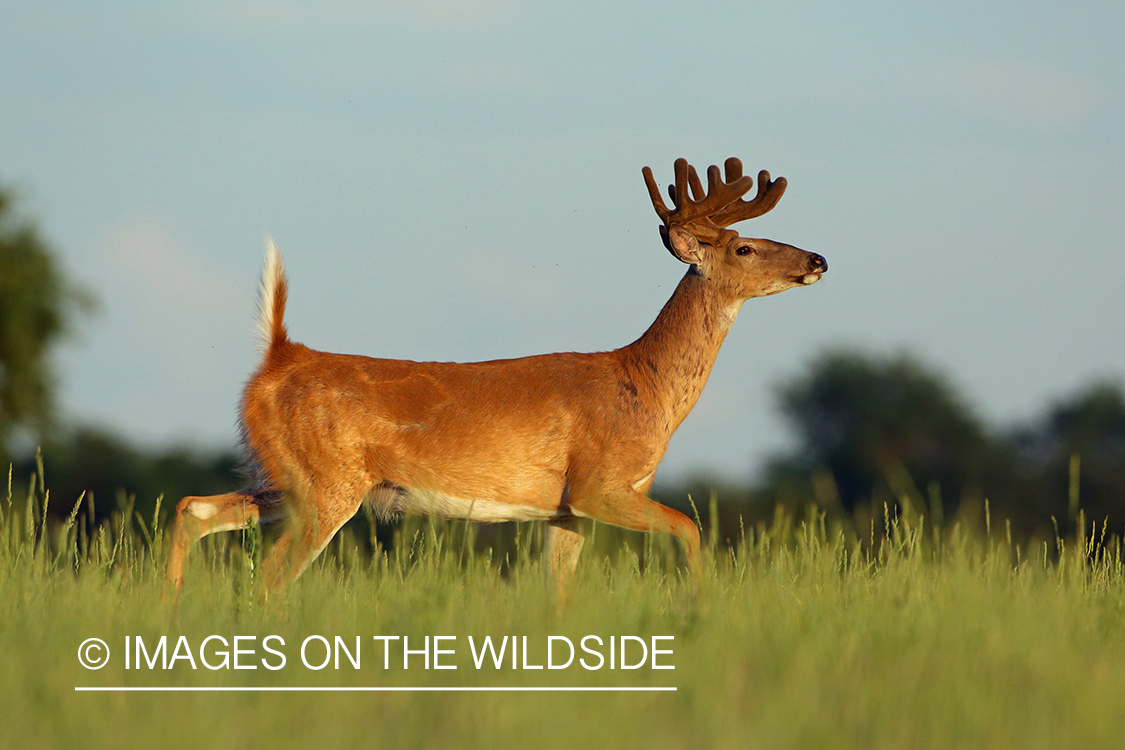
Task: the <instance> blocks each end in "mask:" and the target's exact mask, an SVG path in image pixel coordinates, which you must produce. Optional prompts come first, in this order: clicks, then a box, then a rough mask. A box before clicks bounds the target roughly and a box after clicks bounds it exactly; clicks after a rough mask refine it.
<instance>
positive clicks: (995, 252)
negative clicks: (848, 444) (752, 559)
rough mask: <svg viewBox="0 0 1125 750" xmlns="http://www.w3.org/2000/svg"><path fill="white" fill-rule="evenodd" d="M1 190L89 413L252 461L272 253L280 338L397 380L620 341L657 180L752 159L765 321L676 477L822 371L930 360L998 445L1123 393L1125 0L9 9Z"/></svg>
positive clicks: (73, 384) (667, 263) (643, 314)
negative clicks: (42, 239) (286, 328)
mask: <svg viewBox="0 0 1125 750" xmlns="http://www.w3.org/2000/svg"><path fill="white" fill-rule="evenodd" d="M0 19H3V20H2V22H0V181H2V182H3V183H4V184H6V185H8V186H11V187H14V188H15V189H16V190H18V192H19V193H20V195H21V196H22V198H23V207H24V209H25V210H26V212H27V213H28V214H29V215H31V216H33V217H34V218H35V219H36V220H37V221H38V222H39V223H40V226H41V227H42V228H43V230H44V232H45V234H46V235H47V237H48V238H49V239H50V241H51V242H52V243H53V245H54V246H55V247H56V248H57V249H58V251H59V252H60V254H61V255H62V257H63V259H64V261H65V265H66V267H67V269H68V270H69V272H70V273H71V275H72V276H73V277H75V278H76V279H78V280H80V281H81V282H83V283H84V284H86V285H87V286H88V287H90V288H91V289H92V290H94V291H95V292H96V294H97V295H98V297H99V298H100V300H101V308H100V312H99V313H98V314H97V315H96V316H94V317H92V318H91V319H89V320H88V321H86V322H85V323H84V324H83V325H82V327H81V330H80V332H79V335H78V336H77V337H76V338H75V339H74V340H73V342H71V344H70V345H69V346H68V347H67V348H66V350H65V351H63V352H61V354H60V356H59V364H60V367H61V369H62V377H63V391H62V397H63V399H62V400H63V406H64V408H65V411H66V414H67V416H68V417H69V418H72V419H77V420H84V421H90V422H101V423H106V424H109V425H111V426H113V427H115V428H117V429H119V430H120V431H121V432H123V433H124V434H125V435H126V436H128V437H130V438H132V439H133V440H136V441H138V442H148V443H167V442H173V441H187V442H192V443H196V444H201V445H208V446H219V445H229V444H232V443H233V442H234V440H235V437H236V432H235V424H234V416H235V406H236V402H237V399H238V395H239V392H240V389H241V385H242V382H243V380H244V379H245V377H246V375H247V373H248V372H249V371H250V369H251V368H252V367H253V366H254V363H255V356H256V349H255V341H254V334H253V317H254V308H255V303H256V299H255V297H256V293H257V280H258V274H259V270H260V263H261V259H262V253H263V242H264V237H265V236H266V235H267V234H268V235H271V236H273V237H274V239H275V240H276V241H277V243H278V244H279V246H280V248H281V250H282V253H283V255H284V256H285V260H286V263H287V265H288V268H289V272H290V279H291V285H292V289H291V292H292V293H291V303H290V308H289V309H290V312H289V321H290V324H291V332H292V334H293V336H294V337H295V338H297V339H298V340H301V341H303V342H304V343H307V344H309V345H311V346H314V347H317V348H324V349H329V350H336V351H346V352H354V353H362V354H370V355H373V356H383V357H397V358H408V359H442V360H477V359H491V358H496V357H509V356H519V355H524V354H533V353H540V352H546V351H559V350H579V351H590V350H600V349H609V348H614V347H617V346H621V345H623V344H625V343H628V342H629V341H631V340H633V339H634V338H636V336H638V335H639V334H640V333H641V332H643V331H644V329H645V328H646V327H647V326H648V324H649V323H650V322H651V321H652V319H653V318H654V317H655V315H656V313H657V312H658V311H659V309H660V307H661V305H662V304H663V303H664V301H665V300H666V299H667V297H668V296H669V295H670V294H671V292H672V289H673V288H674V287H675V285H676V283H677V281H678V280H679V278H680V276H681V275H682V273H683V271H684V268H683V266H682V265H680V264H679V263H678V262H677V261H675V260H674V259H673V258H672V257H671V256H669V255H668V253H667V252H665V250H664V249H663V247H662V246H661V244H660V241H659V239H658V236H657V233H656V224H657V219H656V217H655V214H654V213H653V211H652V207H651V205H650V203H649V201H648V197H647V194H646V192H645V189H644V185H643V182H642V180H641V176H640V169H641V167H642V166H644V165H650V166H652V167H653V168H654V169H655V170H656V173H657V177H658V179H660V180H662V181H667V180H670V178H671V164H672V161H673V160H674V159H675V158H676V157H679V156H685V157H687V158H688V159H689V160H691V161H693V162H694V163H696V164H699V165H706V164H709V163H721V161H722V160H723V159H725V158H726V157H727V156H731V155H736V156H739V157H741V158H742V159H743V160H744V162H745V163H746V165H747V168H748V169H749V170H751V171H756V170H757V169H760V168H765V169H769V170H770V171H771V172H772V173H773V174H774V175H775V176H776V175H784V176H785V177H786V178H787V179H788V180H789V190H788V191H787V193H786V195H785V198H784V199H783V200H782V202H781V203H780V205H779V206H778V207H777V208H776V209H775V210H774V211H773V212H772V213H771V214H769V215H767V216H764V217H762V218H759V219H756V220H754V221H753V222H749V223H747V224H744V225H741V227H740V229H741V230H742V231H743V233H744V234H746V235H749V236H764V237H769V238H771V239H776V240H780V241H783V242H788V243H791V244H795V245H797V246H799V247H803V248H805V249H807V250H811V251H815V252H818V253H821V254H823V255H824V256H826V257H827V258H828V261H829V264H830V268H831V270H830V272H829V273H828V275H827V276H825V278H824V279H823V280H822V281H821V282H820V283H818V284H816V285H815V286H813V287H810V288H808V289H797V290H793V291H790V292H787V293H785V294H783V295H780V296H777V297H771V298H767V299H762V300H756V301H752V302H750V303H748V304H747V305H746V306H745V307H744V308H743V311H742V313H741V315H740V317H739V320H738V323H737V324H736V326H735V328H734V330H733V331H732V333H731V335H730V336H729V337H728V339H727V342H726V344H725V345H724V348H723V351H722V352H721V354H720V356H719V360H718V363H717V365H716V368H715V371H714V373H713V375H712V379H711V382H710V383H709V385H708V387H707V390H706V391H705V392H704V395H703V398H702V399H701V401H700V403H699V404H698V406H697V407H696V410H695V412H694V413H693V414H692V416H691V417H690V418H689V419H688V421H687V422H686V423H685V424H684V425H683V427H682V428H681V430H680V432H679V433H678V434H677V436H676V437H675V438H674V440H673V442H672V445H671V447H670V449H669V453H668V456H667V458H666V461H665V464H664V468H663V469H662V471H661V475H662V476H664V477H667V478H673V477H676V476H680V475H683V474H685V473H688V472H690V471H693V470H696V469H706V470H711V471H715V472H718V473H720V474H723V475H725V476H728V477H730V478H745V477H747V476H749V475H750V473H751V472H752V471H753V470H754V468H755V467H757V466H759V465H760V463H761V462H762V461H763V460H764V459H765V458H766V457H767V456H768V455H769V454H770V452H772V451H775V450H778V449H779V448H781V447H783V446H785V445H786V444H787V441H788V440H789V439H790V436H789V435H788V434H787V433H786V432H785V428H784V424H783V422H782V421H781V419H780V418H779V416H778V415H777V414H776V413H775V412H774V410H773V409H774V406H773V404H774V393H775V389H776V387H777V385H778V384H779V383H783V382H785V380H786V379H787V378H790V377H793V376H795V375H796V374H798V373H800V372H801V370H802V368H803V367H804V366H805V364H806V363H807V362H808V361H809V360H810V359H811V358H812V357H813V356H814V355H815V354H816V353H817V352H819V351H822V350H823V349H825V348H826V347H831V346H855V347H863V348H865V349H867V350H869V351H872V352H878V353H885V352H893V351H899V350H908V351H911V352H914V353H916V354H918V355H919V356H922V357H924V358H926V359H927V360H929V361H932V362H934V363H936V364H937V365H938V366H939V367H940V368H941V369H942V370H943V371H944V372H945V373H947V374H948V375H949V376H950V378H951V379H952V380H953V382H954V383H955V384H956V385H957V386H958V387H959V388H960V389H961V390H963V392H964V393H965V395H966V397H967V398H968V400H969V401H970V403H971V405H972V406H973V407H974V408H976V409H977V410H978V411H979V412H980V413H981V414H982V415H983V416H984V417H985V418H987V419H989V420H990V421H991V422H993V423H995V424H997V425H1004V424H1012V423H1014V422H1018V421H1019V420H1023V419H1028V418H1030V417H1031V416H1033V415H1034V414H1035V413H1037V412H1038V411H1040V410H1041V409H1042V408H1044V407H1045V406H1046V405H1047V404H1048V403H1049V402H1050V401H1051V400H1053V399H1056V398H1060V397H1063V396H1065V395H1067V394H1069V393H1072V392H1073V391H1075V390H1076V389H1078V388H1080V387H1081V386H1082V385H1083V384H1085V383H1088V382H1090V381H1091V380H1093V379H1095V378H1099V377H1112V378H1119V379H1120V378H1121V377H1123V376H1125V331H1123V327H1122V325H1121V322H1122V320H1121V319H1122V313H1123V312H1125V305H1123V304H1122V300H1121V292H1120V287H1121V284H1122V281H1123V279H1125V252H1123V248H1122V237H1123V236H1125V210H1122V208H1121V205H1122V203H1123V202H1125V83H1123V79H1125V76H1123V73H1125V51H1123V50H1125V46H1123V45H1122V44H1121V42H1120V32H1121V29H1123V28H1125V5H1123V4H1122V3H1120V2H1084V3H1073V2H1070V3H1063V2H1057V3H1054V2H1020V3H989V4H985V3H980V2H972V3H960V2H955V3H943V4H935V3H913V2H859V3H856V2H852V3H829V2H792V3H760V4H759V3H747V2H739V3H726V2H713V3H708V4H706V6H705V7H704V8H703V9H700V8H698V7H693V6H690V5H688V4H684V3H676V4H672V3H634V2H626V3H615V4H612V5H608V6H607V5H606V4H605V3H601V2H591V3H587V2H570V3H565V4H562V3H555V4H532V3H522V2H514V1H508V0H479V1H468V2H458V1H456V0H430V1H426V2H384V3H379V4H375V3H360V2H333V1H329V2H321V3H318V4H316V5H315V6H314V5H313V4H301V3H272V2H196V3H152V2H133V1H130V0H122V1H120V2H106V3H98V4H92V3H50V4H47V3H30V2H11V1H10V0H0Z"/></svg>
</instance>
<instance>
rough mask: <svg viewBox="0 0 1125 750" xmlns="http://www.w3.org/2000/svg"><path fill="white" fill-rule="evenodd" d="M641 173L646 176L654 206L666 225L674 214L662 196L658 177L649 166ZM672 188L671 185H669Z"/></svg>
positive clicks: (673, 197) (646, 183)
mask: <svg viewBox="0 0 1125 750" xmlns="http://www.w3.org/2000/svg"><path fill="white" fill-rule="evenodd" d="M641 174H643V175H644V177H645V186H646V187H648V195H649V198H651V199H652V207H653V208H654V209H656V215H657V216H659V217H660V220H661V221H663V222H664V224H665V225H667V224H668V219H669V218H670V217H671V216H672V212H671V211H670V210H669V209H668V206H666V205H664V199H663V198H661V197H660V188H658V187H657V186H656V178H654V177H653V176H652V170H651V169H649V168H648V167H643V168H642V169H641ZM669 189H670V186H669ZM675 198H676V196H675V195H672V201H673V203H675Z"/></svg>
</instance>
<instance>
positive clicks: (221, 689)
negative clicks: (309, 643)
mask: <svg viewBox="0 0 1125 750" xmlns="http://www.w3.org/2000/svg"><path fill="white" fill-rule="evenodd" d="M676 689H677V688H675V687H538V686H533V687H514V686H498V687H381V686H380V687H372V686H359V687H226V686H218V687H186V686H184V687H175V686H173V687H126V686H108V687H76V688H74V691H75V692H76V693H83V692H88V693H314V692H324V693H583V692H584V693H595V692H600V693H609V692H615V693H652V692H675V691H676Z"/></svg>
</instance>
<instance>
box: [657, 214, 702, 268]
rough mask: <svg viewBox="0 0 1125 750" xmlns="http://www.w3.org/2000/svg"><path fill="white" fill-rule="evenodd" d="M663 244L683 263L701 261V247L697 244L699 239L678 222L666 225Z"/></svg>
mask: <svg viewBox="0 0 1125 750" xmlns="http://www.w3.org/2000/svg"><path fill="white" fill-rule="evenodd" d="M664 244H665V245H667V246H668V250H669V252H671V253H672V255H675V256H676V257H677V258H679V259H680V260H682V261H683V262H684V263H696V264H698V263H701V262H702V261H703V248H701V247H700V246H699V240H697V239H696V238H695V235H694V234H692V233H691V232H690V231H689V230H687V229H684V228H683V227H681V226H679V225H678V224H673V225H672V226H670V227H668V230H667V234H665V237H664Z"/></svg>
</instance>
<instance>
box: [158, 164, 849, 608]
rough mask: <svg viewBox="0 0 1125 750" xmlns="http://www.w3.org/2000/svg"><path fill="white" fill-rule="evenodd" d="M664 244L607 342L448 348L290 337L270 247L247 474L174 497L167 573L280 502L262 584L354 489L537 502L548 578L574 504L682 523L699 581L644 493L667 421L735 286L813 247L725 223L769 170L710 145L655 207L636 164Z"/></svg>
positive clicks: (296, 560)
mask: <svg viewBox="0 0 1125 750" xmlns="http://www.w3.org/2000/svg"><path fill="white" fill-rule="evenodd" d="M643 173H644V178H645V182H646V183H647V185H648V190H649V193H650V194H651V196H652V203H653V206H654V207H655V208H656V212H657V214H659V216H660V218H661V220H663V222H664V223H663V226H662V227H661V228H660V231H661V236H662V237H663V239H664V244H665V246H666V247H667V248H668V250H669V251H671V253H672V254H673V255H675V256H676V257H677V258H678V259H680V260H681V261H683V262H684V263H688V264H690V268H689V269H688V271H687V273H686V274H685V275H684V278H683V280H682V281H680V283H679V286H677V287H676V291H675V293H674V294H673V295H672V298H671V299H669V300H668V302H667V304H665V305H664V309H663V310H661V311H660V314H659V315H658V316H657V317H656V321H655V322H654V323H653V324H652V326H651V327H650V328H649V329H648V330H647V331H646V332H645V333H644V335H643V336H641V337H640V338H639V339H637V340H636V341H634V342H633V343H631V344H629V345H628V346H625V347H622V348H621V349H617V350H615V351H611V352H597V353H594V354H574V353H568V354H544V355H539V356H534V357H523V358H521V359H506V360H497V361H493V362H473V363H468V364H460V363H453V362H408V361H399V360H390V359H372V358H370V357H362V356H356V355H348V354H329V353H326V352H319V351H316V350H314V349H309V348H308V347H306V346H303V345H301V344H298V343H295V342H293V341H290V340H289V337H288V335H287V333H286V328H285V324H284V322H283V315H284V313H285V300H286V293H287V282H286V276H285V271H284V269H283V267H282V263H281V258H280V256H279V255H278V253H277V250H276V249H275V248H274V247H273V246H272V244H271V245H270V247H269V250H268V252H267V256H266V267H265V272H264V277H263V281H262V299H261V322H260V326H261V334H262V341H263V357H262V362H261V365H260V366H259V367H258V369H257V371H256V372H255V373H254V375H253V376H252V377H251V378H250V381H249V382H248V383H247V384H246V390H245V392H244V393H243V396H242V405H241V424H242V432H243V440H244V443H245V449H246V454H247V458H248V461H249V466H250V468H251V470H252V472H253V479H252V481H251V483H250V485H249V486H248V487H246V488H245V489H242V490H239V491H237V492H231V493H228V494H225V495H214V496H210V497H185V498H184V499H183V500H181V501H180V503H179V505H178V507H177V508H176V523H175V529H174V531H173V535H172V548H171V553H170V556H169V561H168V573H167V584H168V588H169V589H170V590H172V591H178V590H179V587H180V583H181V580H182V577H183V566H184V559H185V556H186V554H187V552H188V549H189V548H190V547H191V546H192V545H193V544H194V543H195V542H196V541H197V540H199V539H200V538H201V537H204V536H206V535H208V534H213V533H215V532H217V531H227V530H231V529H239V528H243V527H247V526H251V525H253V524H266V523H271V522H273V521H278V520H281V519H283V518H285V519H287V520H288V524H287V526H286V528H285V529H284V530H283V532H282V534H281V536H280V538H279V539H278V541H277V543H276V544H275V545H274V547H273V549H272V550H270V552H269V554H268V556H267V557H266V560H265V562H264V563H263V577H264V580H265V584H266V587H267V590H269V591H274V592H276V591H279V590H281V589H283V588H284V587H285V586H287V585H288V584H289V583H291V582H292V581H293V580H294V579H296V578H297V576H299V575H300V574H301V572H302V571H303V570H304V569H305V568H306V567H307V566H308V564H309V563H310V562H311V561H312V560H313V559H315V558H316V556H317V555H318V554H319V553H320V551H321V550H322V549H324V547H325V545H326V544H327V543H328V542H329V540H331V539H332V536H333V535H334V534H335V533H336V532H337V531H338V530H339V529H340V527H341V526H343V525H344V523H345V522H346V521H347V520H348V519H349V518H351V517H352V516H353V515H354V514H355V513H356V511H357V510H358V509H359V507H360V504H361V503H363V502H368V503H370V504H371V505H372V506H373V508H374V510H375V512H376V513H377V514H378V515H380V516H384V517H385V516H392V515H395V514H398V513H401V512H404V511H406V512H411V513H419V514H436V515H440V516H444V517H448V518H471V520H474V521H515V520H530V519H540V520H543V521H546V522H547V524H548V529H547V545H546V551H545V554H546V555H547V556H548V565H549V570H550V571H551V572H552V574H553V575H554V576H555V579H556V581H557V585H558V587H559V590H560V592H564V591H565V587H566V582H567V580H568V579H569V578H570V576H571V574H572V572H573V570H574V566H575V564H576V562H577V557H578V554H579V552H580V551H581V549H582V543H583V540H584V537H585V534H586V532H587V529H588V526H587V519H594V520H596V521H601V522H602V523H608V524H613V525H615V526H622V527H624V528H627V529H636V530H640V531H662V532H667V533H670V534H674V535H675V536H676V537H678V538H679V539H680V541H681V542H683V545H684V549H685V552H686V556H687V562H688V566H689V568H690V570H691V572H692V574H693V576H694V580H695V581H696V582H697V583H698V580H699V576H700V554H699V531H698V529H697V528H696V527H695V524H693V523H692V522H691V521H690V520H689V519H688V518H687V516H685V515H683V514H682V513H679V512H677V511H675V510H672V509H671V508H667V507H665V506H663V505H660V504H659V503H656V502H654V501H652V500H650V499H649V498H648V497H646V494H645V493H646V492H647V491H648V489H649V486H650V485H651V484H652V479H653V475H654V474H655V473H656V467H657V464H659V463H660V460H661V458H663V456H664V451H665V449H666V448H667V446H668V440H669V439H670V438H671V437H672V433H673V432H675V431H676V428H677V427H679V425H680V423H681V422H683V420H684V418H685V417H686V416H687V415H688V412H690V411H691V408H692V406H693V405H694V404H695V402H696V400H697V399H698V398H699V394H700V393H701V392H702V390H703V385H704V383H706V382H707V376H708V374H709V373H710V372H711V367H712V365H713V364H714V362H715V357H716V355H717V354H718V351H719V346H720V345H721V344H722V343H723V338H724V337H725V336H726V334H727V331H728V330H729V329H730V326H731V324H732V323H733V322H734V319H735V316H736V314H737V313H738V310H739V308H740V307H741V306H742V303H743V302H745V301H746V300H747V299H750V298H751V297H763V296H765V295H769V294H776V293H778V292H781V291H784V290H786V289H789V288H790V287H794V286H802V285H808V284H811V283H813V282H814V281H816V280H817V279H819V278H820V277H821V274H823V273H824V272H825V271H826V270H828V265H827V264H826V263H825V261H824V258H822V257H821V256H819V255H816V254H813V253H809V252H805V251H804V250H799V249H797V248H795V247H791V246H789V245H782V244H780V243H776V242H771V241H770V240H761V239H747V238H744V237H740V236H738V234H737V233H736V232H734V231H733V230H730V229H727V227H728V226H729V225H731V224H733V223H735V222H737V221H742V220H743V219H750V218H753V217H755V216H759V215H761V214H763V213H765V212H767V211H769V210H770V209H772V208H773V207H774V205H776V203H777V201H778V200H779V199H780V198H781V195H782V193H783V192H784V191H785V180H784V179H782V178H778V179H777V180H772V181H771V180H770V176H769V173H768V172H765V171H762V172H760V173H759V174H758V191H757V195H756V196H755V197H754V198H753V199H752V200H748V201H747V200H742V196H743V195H745V194H746V193H747V192H748V191H749V190H750V188H751V187H752V186H753V183H754V180H753V178H751V177H749V176H743V174H742V163H741V162H740V161H739V160H738V159H728V160H727V161H726V164H725V178H724V176H723V175H720V171H719V168H718V167H715V166H712V167H711V168H710V169H708V171H707V189H706V192H704V189H703V185H702V183H701V182H700V180H699V177H698V175H697V174H696V172H695V170H694V169H693V168H692V167H690V166H688V163H687V162H686V161H684V160H683V159H679V160H677V161H676V164H675V184H674V185H671V186H669V194H670V196H671V199H672V208H668V207H667V206H666V205H665V203H664V201H663V199H662V198H661V196H660V191H659V190H658V189H657V186H656V182H655V181H654V180H653V177H652V172H651V170H649V168H648V167H645V169H644V170H643Z"/></svg>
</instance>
